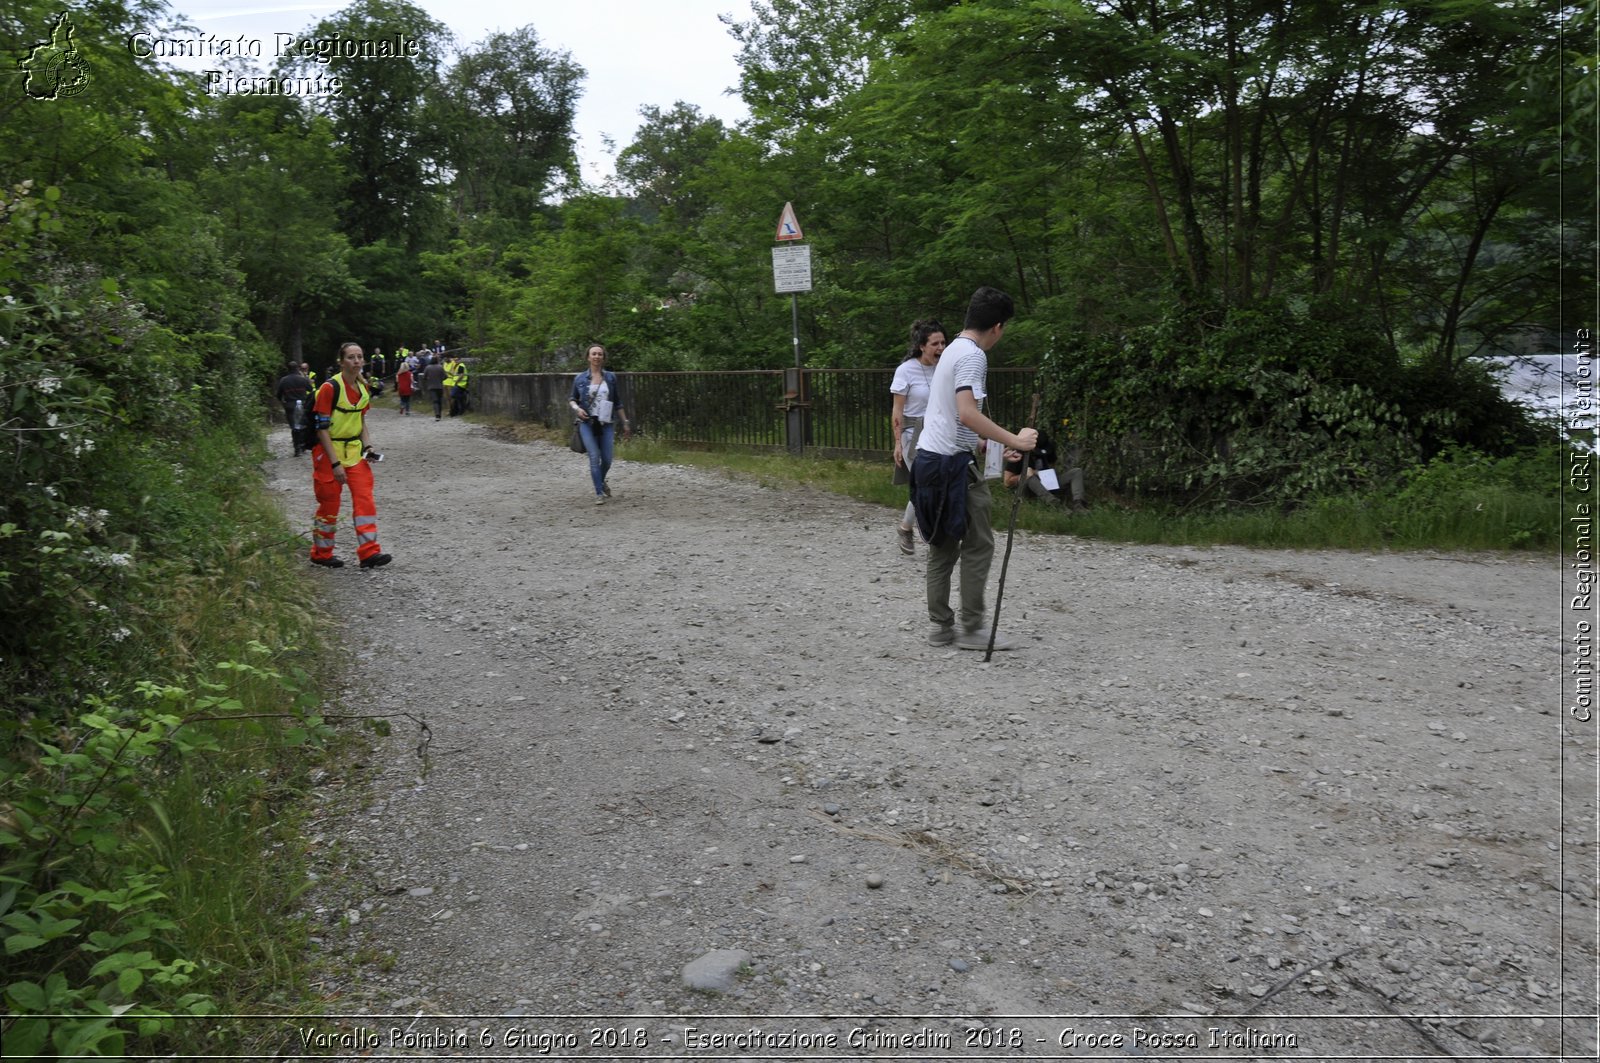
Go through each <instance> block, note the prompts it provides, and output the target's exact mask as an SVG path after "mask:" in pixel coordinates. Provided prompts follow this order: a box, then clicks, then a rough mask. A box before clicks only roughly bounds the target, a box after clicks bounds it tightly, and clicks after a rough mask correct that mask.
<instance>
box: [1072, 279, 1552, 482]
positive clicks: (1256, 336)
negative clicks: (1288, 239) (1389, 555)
mask: <svg viewBox="0 0 1600 1063" xmlns="http://www.w3.org/2000/svg"><path fill="white" fill-rule="evenodd" d="M1042 378H1043V381H1044V388H1045V399H1046V407H1045V408H1046V410H1047V411H1049V412H1048V414H1047V416H1048V419H1049V421H1050V423H1052V424H1053V423H1055V422H1056V420H1057V418H1061V419H1062V420H1063V423H1064V427H1065V429H1066V431H1067V434H1068V435H1069V437H1070V442H1072V443H1074V444H1077V445H1079V446H1081V447H1082V450H1083V456H1084V459H1085V462H1084V463H1085V467H1086V469H1087V470H1088V471H1089V474H1090V476H1091V478H1092V479H1093V480H1094V481H1095V482H1097V483H1098V484H1100V485H1101V486H1102V487H1103V488H1105V489H1109V490H1111V491H1113V492H1115V493H1118V494H1121V495H1125V496H1129V497H1132V498H1138V499H1141V500H1144V501H1155V502H1166V503H1172V504H1179V505H1184V506H1189V507H1193V506H1196V505H1225V504H1245V505H1273V506H1280V507H1281V506H1293V505H1297V504H1302V503H1305V502H1307V501H1308V500H1310V499H1313V498H1317V497H1322V496H1337V495H1340V494H1344V493H1348V492H1352V491H1355V492H1370V491H1373V490H1381V489H1382V488H1383V487H1384V486H1385V485H1387V484H1389V483H1391V482H1393V481H1394V480H1395V478H1397V477H1398V476H1400V475H1401V474H1402V473H1403V472H1405V471H1406V470H1407V469H1409V468H1411V467H1412V466H1414V465H1415V464H1416V463H1417V462H1418V461H1419V460H1421V459H1422V458H1423V457H1424V456H1426V455H1430V454H1433V453H1436V452H1438V451H1439V450H1440V449H1442V448H1443V447H1444V446H1445V445H1447V443H1448V442H1449V441H1450V440H1453V439H1474V440H1477V439H1481V440H1486V441H1488V440H1492V441H1493V444H1494V446H1495V447H1497V448H1499V452H1501V453H1504V452H1506V451H1507V450H1509V449H1510V448H1512V447H1514V446H1516V445H1519V444H1526V443H1528V442H1531V441H1532V440H1533V439H1535V438H1536V434H1535V433H1533V432H1532V430H1531V429H1529V428H1528V427H1527V424H1526V418H1525V417H1524V416H1523V415H1522V413H1521V412H1520V411H1519V410H1518V409H1517V408H1516V407H1515V406H1513V405H1512V404H1510V403H1508V402H1506V401H1505V400H1504V399H1501V398H1500V397H1499V395H1498V392H1496V391H1494V390H1493V382H1492V381H1488V380H1487V378H1485V377H1483V374H1482V372H1481V371H1479V370H1477V369H1475V368H1472V367H1467V368H1463V369H1461V370H1459V371H1457V372H1455V373H1453V374H1448V373H1446V374H1441V373H1440V372H1437V371H1432V370H1428V371H1425V370H1423V369H1421V368H1418V367H1415V366H1407V365H1404V364H1402V362H1401V360H1400V358H1399V356H1398V354H1397V353H1396V352H1395V351H1394V350H1393V348H1392V347H1391V346H1390V345H1389V344H1388V342H1387V341H1386V340H1385V339H1384V338H1383V336H1382V335H1381V334H1379V333H1378V332H1376V331H1375V330H1373V329H1372V328H1369V327H1367V326H1365V325H1363V324H1362V323H1361V322H1360V321H1359V320H1357V319H1351V318H1350V317H1348V316H1345V317H1342V318H1341V317H1335V316H1330V315H1328V314H1326V313H1321V312H1319V311H1318V310H1317V309H1316V308H1312V309H1295V308H1290V307H1287V306H1269V307H1259V308H1252V309H1240V308H1233V309H1216V308H1203V307H1202V308H1194V307H1183V308H1179V309H1176V310H1174V311H1172V312H1171V313H1169V314H1168V316H1167V317H1166V318H1165V319H1163V320H1162V321H1160V322H1158V323H1156V324H1154V325H1150V326H1148V327H1146V328H1143V329H1137V330H1133V331H1130V332H1128V333H1125V334H1122V335H1115V336H1102V337H1098V338H1094V339H1089V340H1085V341H1079V342H1073V343H1069V344H1066V345H1064V346H1061V347H1059V348H1057V349H1056V350H1053V351H1052V352H1051V353H1050V355H1048V356H1047V358H1046V359H1045V363H1044V365H1043V367H1042ZM1479 378H1482V379H1479ZM1486 389H1487V390H1486Z"/></svg>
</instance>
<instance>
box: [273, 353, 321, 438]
mask: <svg viewBox="0 0 1600 1063" xmlns="http://www.w3.org/2000/svg"><path fill="white" fill-rule="evenodd" d="M284 370H285V371H284V374H283V376H281V377H279V378H278V386H277V387H276V388H275V389H273V394H275V395H277V397H278V401H279V402H280V403H282V404H283V419H284V422H285V423H287V424H288V426H289V438H291V439H293V440H294V456H295V457H297V458H298V457H299V456H300V452H301V451H302V450H309V449H311V448H310V447H302V446H301V445H300V439H299V436H298V434H297V432H296V429H298V428H300V427H302V426H303V425H304V424H305V419H306V417H307V416H309V415H310V413H311V395H312V393H313V392H314V391H315V390H316V389H315V388H314V387H312V384H311V379H310V378H309V377H307V376H306V375H305V374H304V373H302V372H301V371H300V367H299V366H297V365H295V364H294V363H293V362H290V363H289V364H288V365H287V366H285V367H284Z"/></svg>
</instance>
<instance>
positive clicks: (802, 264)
mask: <svg viewBox="0 0 1600 1063" xmlns="http://www.w3.org/2000/svg"><path fill="white" fill-rule="evenodd" d="M772 284H773V287H774V288H775V289H776V290H777V292H778V294H779V295H782V294H783V293H785V292H809V291H810V290H811V245H810V244H790V245H789V246H787V247H774V248H773V249H772Z"/></svg>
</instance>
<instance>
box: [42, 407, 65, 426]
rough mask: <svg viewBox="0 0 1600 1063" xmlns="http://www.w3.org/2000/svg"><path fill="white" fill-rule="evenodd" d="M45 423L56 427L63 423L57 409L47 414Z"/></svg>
mask: <svg viewBox="0 0 1600 1063" xmlns="http://www.w3.org/2000/svg"><path fill="white" fill-rule="evenodd" d="M44 423H45V424H46V425H48V426H49V427H51V428H54V427H55V426H56V425H58V424H60V423H61V418H59V417H57V416H56V414H55V411H54V410H52V411H51V412H50V413H48V414H47V415H45V419H44Z"/></svg>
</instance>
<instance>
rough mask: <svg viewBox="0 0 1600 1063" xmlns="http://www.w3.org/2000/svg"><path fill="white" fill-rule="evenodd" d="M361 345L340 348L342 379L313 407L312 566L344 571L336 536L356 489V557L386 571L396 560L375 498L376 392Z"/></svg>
mask: <svg viewBox="0 0 1600 1063" xmlns="http://www.w3.org/2000/svg"><path fill="white" fill-rule="evenodd" d="M363 360H364V359H363V357H362V351H361V345H360V344H359V343H346V344H345V345H344V346H342V347H340V348H339V375H338V376H336V377H334V378H333V379H332V380H328V381H325V382H324V383H323V385H322V386H321V387H320V388H318V389H317V401H316V404H315V405H314V406H313V407H312V409H313V411H314V416H315V417H316V425H317V445H316V446H315V447H313V448H311V477H312V479H311V486H312V489H313V490H314V492H315V493H316V496H317V516H316V519H315V520H314V521H313V522H312V525H311V563H312V564H313V565H322V566H323V567H325V568H343V567H344V562H343V561H341V560H339V559H338V558H337V557H334V556H333V537H334V531H335V529H336V528H337V527H338V523H339V501H340V498H341V496H342V495H343V494H344V488H345V486H346V485H349V487H350V518H351V521H352V522H353V523H354V524H355V528H356V557H357V558H359V559H360V561H361V567H362V568H381V567H382V566H384V565H387V564H388V563H389V561H390V557H389V555H388V554H386V553H384V552H383V547H381V546H379V545H378V505H377V502H376V501H374V499H373V497H372V466H371V465H370V464H369V461H379V460H381V458H380V456H379V455H378V454H377V453H376V452H374V451H373V449H372V440H371V438H370V437H369V436H368V434H367V410H368V408H369V407H371V405H372V393H371V392H370V391H368V390H367V383H366V381H365V380H364V379H363V378H362V375H361V368H362V362H363Z"/></svg>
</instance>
